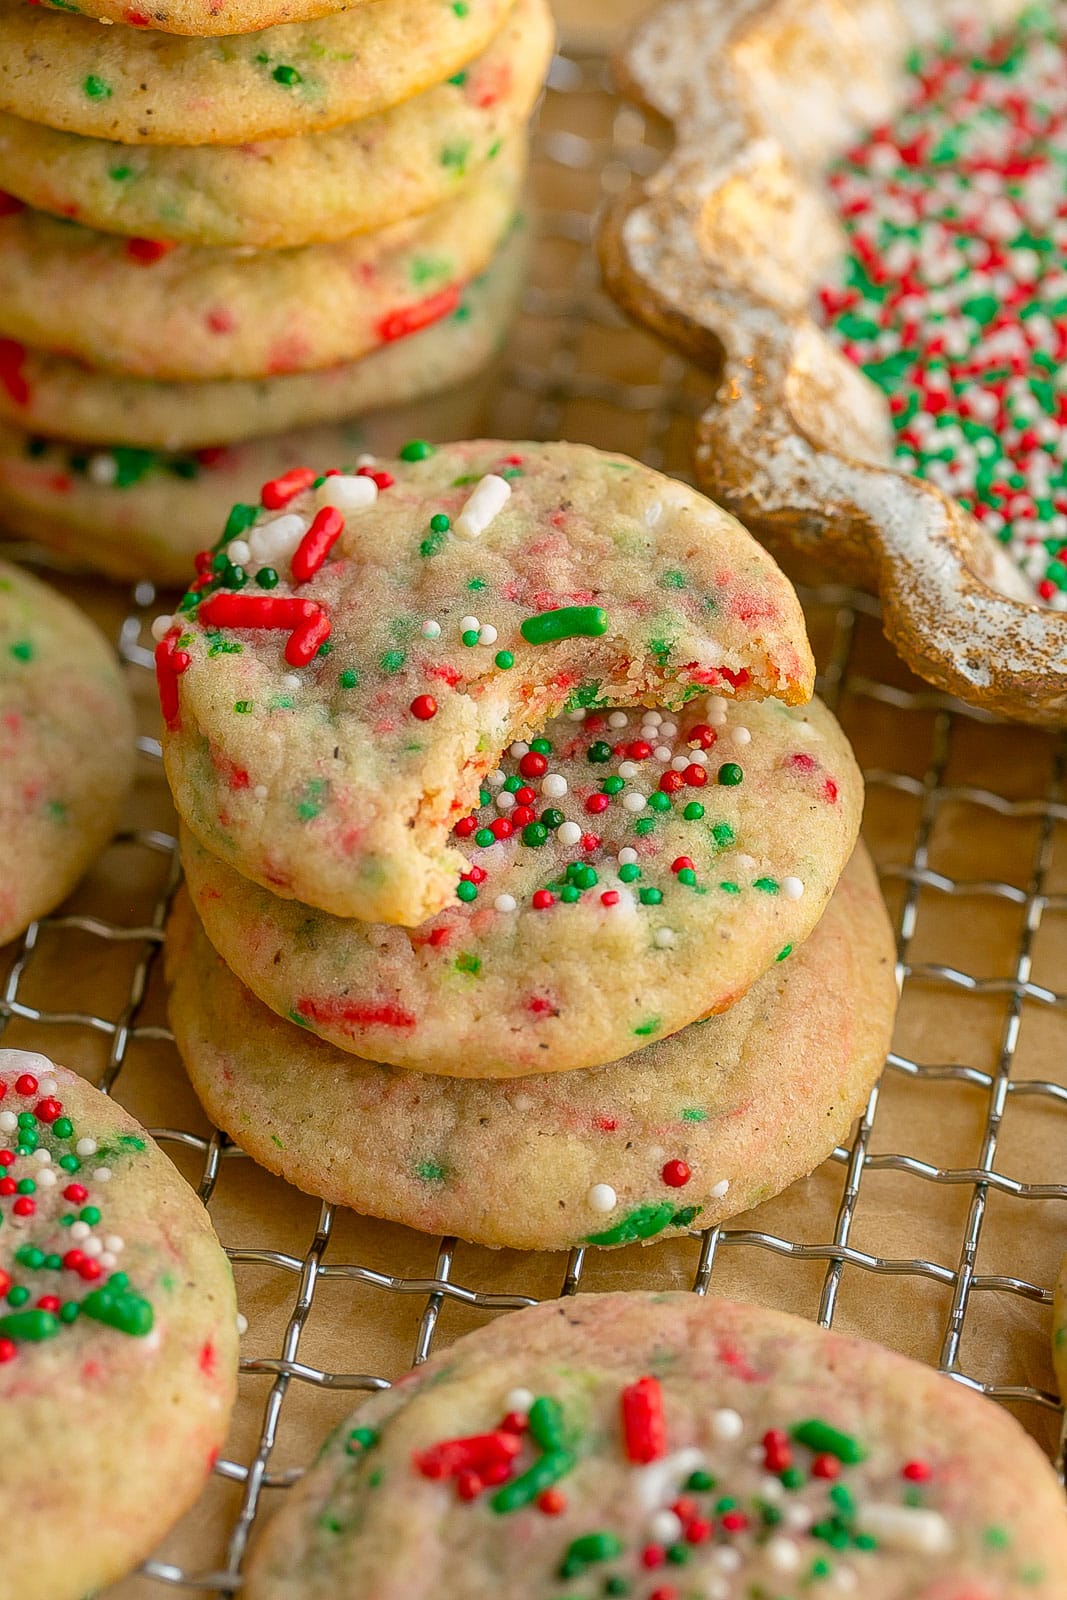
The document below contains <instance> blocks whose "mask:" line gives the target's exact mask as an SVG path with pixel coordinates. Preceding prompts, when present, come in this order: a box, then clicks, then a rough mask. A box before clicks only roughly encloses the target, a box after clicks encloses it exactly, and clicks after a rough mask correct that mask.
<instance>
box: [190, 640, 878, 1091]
mask: <svg viewBox="0 0 1067 1600" xmlns="http://www.w3.org/2000/svg"><path fill="white" fill-rule="evenodd" d="M550 614H551V613H550ZM483 626H484V624H483ZM470 631H472V632H473V629H472V630H470ZM427 709H428V707H427V706H425V705H424V704H422V703H419V702H418V701H416V702H413V711H412V717H413V719H414V720H416V721H417V720H418V717H419V714H420V712H425V711H426V710H427ZM575 715H576V716H579V717H580V718H581V720H578V721H576V720H573V718H572V717H567V716H565V717H562V718H559V719H558V720H557V721H555V722H550V723H548V724H547V725H546V726H545V728H544V729H543V730H542V731H541V732H540V733H539V734H536V735H534V736H533V737H532V738H531V740H530V743H529V745H527V743H526V741H525V740H521V741H519V742H518V743H516V744H514V745H512V746H511V748H510V749H509V750H508V751H507V752H506V754H505V755H504V756H503V757H501V759H500V763H499V765H498V766H497V767H495V768H494V769H493V771H491V772H490V773H488V774H487V775H486V777H485V779H484V782H483V787H482V790H481V792H480V794H479V796H478V803H477V804H476V805H475V807H474V809H473V810H472V811H470V812H468V813H466V814H465V815H464V816H462V817H460V818H459V820H458V821H457V823H456V825H455V827H454V828H453V830H452V837H453V842H454V844H455V846H456V848H457V850H458V852H459V853H460V854H461V855H462V856H463V860H464V867H463V871H462V872H461V874H460V876H459V879H458V882H457V883H456V885H455V890H454V896H453V899H452V903H451V905H449V906H448V907H447V908H446V909H445V910H443V911H441V912H439V913H438V915H437V916H435V917H433V918H432V919H431V920H430V921H428V922H424V923H422V924H420V926H418V927H417V928H404V927H385V926H382V925H381V924H378V925H375V924H370V923H366V922H358V921H355V920H353V919H350V918H349V919H345V918H340V917H335V916H330V915H329V914H328V913H325V912H316V911H313V910H311V909H310V908H309V907H308V906H306V905H304V904H302V903H301V902H300V901H299V900H291V899H282V898H280V897H279V896H277V895H275V894H272V893H271V892H270V891H269V890H268V889H264V888H262V887H261V886H260V885H258V884H255V883H251V882H249V881H248V880H247V879H245V878H242V877H240V876H239V874H238V873H237V872H236V871H234V869H233V868H232V867H228V866H225V865H223V864H222V863H220V862H219V861H218V860H217V859H216V858H215V857H214V856H212V855H210V854H209V853H208V852H207V851H206V850H205V849H204V848H203V846H201V845H199V844H198V843H197V842H196V840H195V838H194V837H193V835H192V834H191V833H188V832H187V833H186V834H185V835H184V839H183V846H182V855H183V860H184V862H185V870H186V877H187V879H188V882H189V887H190V891H191V893H192V895H193V898H194V901H195V903H196V905H197V908H198V910H199V912H200V916H201V918H202V919H203V922H204V926H205V928H206V929H207V932H208V935H209V937H210V938H211V940H212V942H213V943H214V945H215V947H216V948H217V949H218V951H219V952H220V954H221V955H222V956H223V958H224V960H226V961H227V962H228V963H229V965H230V966H231V967H232V968H233V970H234V971H235V972H236V973H237V974H238V976H239V977H240V978H241V979H243V981H244V982H245V983H247V984H248V985H249V987H250V988H251V989H252V990H253V991H254V992H255V993H256V994H257V995H259V997H260V998H261V999H262V1000H265V1001H266V1002H267V1004H268V1005H269V1006H271V1007H272V1008H273V1009H274V1010H275V1011H276V1012H278V1014H279V1015H280V1016H283V1017H288V1018H290V1019H291V1020H292V1021H294V1022H297V1023H299V1024H300V1025H301V1026H303V1027H306V1028H308V1029H309V1030H310V1031H311V1032H313V1033H317V1034H319V1036H320V1037H322V1038H324V1039H328V1040H330V1041H331V1042H332V1043H333V1044H336V1045H338V1046H340V1047H341V1048H342V1049H345V1050H351V1051H354V1052H355V1054H357V1055H361V1056H365V1057H367V1058H368V1059H371V1060H378V1061H388V1062H390V1063H392V1064H393V1065H395V1066H401V1067H410V1068H413V1069H414V1070H416V1071H419V1072H440V1073H445V1074H447V1075H449V1076H455V1077H487V1078H494V1079H495V1078H509V1077H522V1076H525V1075H526V1074H527V1073H531V1072H537V1073H544V1072H557V1071H562V1072H569V1071H572V1070H574V1069H575V1068H577V1067H596V1066H601V1065H602V1064H603V1063H604V1062H605V1061H616V1060H619V1059H620V1058H622V1057H623V1056H626V1055H628V1054H629V1053H630V1052H631V1051H632V1050H637V1049H640V1048H641V1047H642V1046H643V1045H647V1044H649V1043H650V1042H651V1041H653V1040H655V1039H660V1038H664V1037H665V1036H666V1035H668V1034H671V1033H674V1032H676V1031H677V1030H678V1029H679V1028H681V1027H684V1026H685V1024H686V1023H689V1022H693V1021H695V1020H696V1019H697V1018H700V1017H704V1016H707V1015H709V1014H711V1013H713V1012H716V1011H722V1010H723V1009H724V1008H725V1007H727V1006H729V1005H731V1004H733V1002H734V1001H736V1000H737V999H738V998H739V997H740V996H741V995H742V994H744V993H745V991H746V990H747V989H748V988H749V987H750V985H751V984H752V983H753V982H755V980H756V979H757V978H758V977H759V976H760V975H761V974H762V973H763V972H765V971H766V970H767V969H768V967H770V966H772V965H773V964H774V963H775V962H781V961H785V960H787V959H788V958H789V956H790V954H791V952H792V951H793V950H794V949H796V948H797V947H798V946H799V945H801V944H802V943H803V941H804V940H805V939H806V938H807V936H808V934H809V933H810V932H811V930H812V928H814V926H815V924H816V922H817V921H818V919H819V917H820V916H821V915H822V912H823V909H824V907H825V906H826V904H827V902H828V901H829V899H830V896H831V894H832V893H833V890H834V886H835V884H836V883H837V880H838V878H839V877H840V875H841V872H842V870H843V868H844V866H845V863H846V862H847V861H848V858H849V856H850V854H851V852H852V848H853V845H854V844H855V840H856V835H857V833H858V830H859V822H860V813H861V811H862V808H863V783H862V780H861V778H860V774H859V771H858V769H857V767H856V764H855V761H854V760H853V757H852V752H851V751H850V749H849V746H848V741H847V740H846V738H845V736H844V734H843V733H842V732H841V730H840V728H839V727H838V726H837V723H836V722H835V721H834V719H833V717H832V716H831V715H830V713H829V712H828V711H827V710H826V708H825V706H823V705H822V704H821V703H820V702H819V701H818V700H813V701H812V702H811V703H810V704H809V705H807V706H805V707H803V708H795V709H792V708H787V707H785V706H783V705H782V704H781V702H780V701H778V700H773V699H771V700H765V701H762V702H748V703H745V702H740V703H737V704H730V703H729V702H727V701H725V700H722V699H719V698H717V697H706V696H701V697H700V698H699V699H696V700H693V701H691V702H690V704H689V705H688V706H686V707H684V709H683V710H681V711H679V712H677V713H675V714H671V715H664V714H663V713H662V712H659V711H652V710H646V711H642V710H641V709H640V708H637V709H636V710H635V709H633V708H629V709H627V710H625V711H622V710H620V711H614V712H604V711H592V712H584V713H583V712H581V711H579V712H578V713H575ZM657 1070H658V1069H657V1068H656V1066H655V1065H654V1064H653V1063H652V1062H649V1064H648V1071H649V1072H650V1073H652V1074H655V1073H656V1072H657Z"/></svg>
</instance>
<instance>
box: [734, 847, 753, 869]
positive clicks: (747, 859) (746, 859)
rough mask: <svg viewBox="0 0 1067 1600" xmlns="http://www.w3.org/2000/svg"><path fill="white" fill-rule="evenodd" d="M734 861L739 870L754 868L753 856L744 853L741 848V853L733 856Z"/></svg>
mask: <svg viewBox="0 0 1067 1600" xmlns="http://www.w3.org/2000/svg"><path fill="white" fill-rule="evenodd" d="M735 862H736V865H737V867H738V869H739V871H741V872H754V871H755V870H756V858H755V856H750V855H746V854H745V852H744V851H743V850H742V852H741V854H740V855H739V856H737V857H736V858H735Z"/></svg>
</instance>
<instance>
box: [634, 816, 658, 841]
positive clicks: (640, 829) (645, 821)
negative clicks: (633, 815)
mask: <svg viewBox="0 0 1067 1600" xmlns="http://www.w3.org/2000/svg"><path fill="white" fill-rule="evenodd" d="M655 826H656V819H655V817H640V818H639V819H638V820H637V821H636V822H635V823H634V832H635V833H636V834H640V835H641V836H642V837H644V835H645V834H646V833H651V832H652V830H653V828H654V827H655Z"/></svg>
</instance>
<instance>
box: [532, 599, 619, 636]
mask: <svg viewBox="0 0 1067 1600" xmlns="http://www.w3.org/2000/svg"><path fill="white" fill-rule="evenodd" d="M608 626H609V624H608V614H607V612H606V611H603V610H602V609H601V607H600V606H560V607H559V609H558V610H556V611H541V612H539V613H538V614H537V616H534V617H527V618H526V621H525V622H524V623H523V625H522V627H521V628H520V630H519V631H520V633H521V634H522V636H523V638H524V639H525V640H526V642H527V644H551V643H552V642H554V641H555V640H557V639H578V638H582V639H595V638H597V637H599V635H600V634H602V633H607V631H608Z"/></svg>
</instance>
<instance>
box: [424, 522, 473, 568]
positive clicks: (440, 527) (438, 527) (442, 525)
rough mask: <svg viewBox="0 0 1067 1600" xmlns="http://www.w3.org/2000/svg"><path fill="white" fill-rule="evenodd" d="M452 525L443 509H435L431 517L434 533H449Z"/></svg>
mask: <svg viewBox="0 0 1067 1600" xmlns="http://www.w3.org/2000/svg"><path fill="white" fill-rule="evenodd" d="M451 526H452V523H451V521H450V520H449V518H448V517H446V516H445V514H444V512H443V511H435V512H434V514H433V516H432V517H431V518H430V527H431V528H432V529H433V531H434V533H447V532H448V530H449V528H451ZM468 587H469V585H468Z"/></svg>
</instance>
